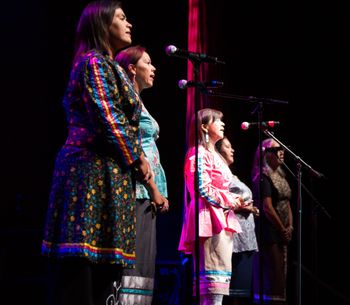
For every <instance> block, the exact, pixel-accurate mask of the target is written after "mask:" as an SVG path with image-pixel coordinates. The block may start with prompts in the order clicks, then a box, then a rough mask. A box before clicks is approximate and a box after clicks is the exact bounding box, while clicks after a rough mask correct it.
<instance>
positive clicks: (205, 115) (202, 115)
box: [188, 108, 223, 148]
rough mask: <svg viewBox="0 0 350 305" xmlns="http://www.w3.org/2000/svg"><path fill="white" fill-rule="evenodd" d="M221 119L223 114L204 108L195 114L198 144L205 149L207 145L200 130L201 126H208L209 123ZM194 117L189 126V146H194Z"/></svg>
mask: <svg viewBox="0 0 350 305" xmlns="http://www.w3.org/2000/svg"><path fill="white" fill-rule="evenodd" d="M222 117H223V114H222V112H221V111H219V110H215V109H212V108H204V109H201V110H199V111H198V112H197V118H198V119H197V120H198V121H197V123H198V124H197V128H198V144H202V145H203V146H204V147H205V148H207V143H206V142H205V134H204V132H203V129H202V124H209V123H211V122H214V121H216V120H219V119H220V120H221V119H222ZM194 126H195V116H194V115H193V117H192V121H191V126H190V132H189V139H188V140H189V145H190V146H195V145H196V143H195V133H194V132H195V130H194V129H195V128H194Z"/></svg>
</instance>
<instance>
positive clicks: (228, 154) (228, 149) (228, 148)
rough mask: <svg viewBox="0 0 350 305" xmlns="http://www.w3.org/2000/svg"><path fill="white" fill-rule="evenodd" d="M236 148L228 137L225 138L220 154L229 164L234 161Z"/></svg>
mask: <svg viewBox="0 0 350 305" xmlns="http://www.w3.org/2000/svg"><path fill="white" fill-rule="evenodd" d="M234 151H235V150H234V149H233V148H232V145H231V143H230V141H229V140H228V139H226V138H225V139H223V140H222V143H221V148H220V154H221V155H222V156H223V157H224V159H225V161H226V163H227V164H228V165H230V164H232V163H233V162H234Z"/></svg>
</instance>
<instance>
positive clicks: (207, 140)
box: [204, 132, 209, 144]
mask: <svg viewBox="0 0 350 305" xmlns="http://www.w3.org/2000/svg"><path fill="white" fill-rule="evenodd" d="M204 140H205V143H207V144H208V143H209V135H208V133H207V132H206V133H204Z"/></svg>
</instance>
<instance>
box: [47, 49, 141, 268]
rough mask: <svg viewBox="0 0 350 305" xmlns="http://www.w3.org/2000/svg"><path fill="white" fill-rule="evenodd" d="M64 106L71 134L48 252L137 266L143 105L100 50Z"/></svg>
mask: <svg viewBox="0 0 350 305" xmlns="http://www.w3.org/2000/svg"><path fill="white" fill-rule="evenodd" d="M64 107H65V110H66V116H67V121H68V137H67V140H66V143H65V145H64V146H63V147H62V149H61V150H60V152H59V153H58V155H57V158H56V163H55V170H54V175H53V181H52V189H51V194H50V198H49V207H48V213H47V219H46V226H45V232H44V240H43V243H42V252H43V254H44V255H48V256H54V257H59V258H61V257H85V258H87V259H88V260H90V261H91V262H95V263H100V262H105V263H115V264H122V265H124V266H126V267H133V264H134V260H135V218H136V216H135V200H136V199H135V189H134V187H133V186H134V184H135V181H133V178H132V175H131V169H130V165H131V164H132V163H133V162H135V160H137V159H138V158H139V156H140V154H141V152H142V148H141V142H140V134H139V126H138V122H139V118H140V114H141V102H140V100H139V98H138V96H137V95H135V93H134V91H133V87H132V84H131V83H130V81H129V78H128V77H127V75H126V74H125V72H124V70H123V69H122V68H121V67H119V66H118V65H117V64H116V63H115V62H114V61H113V60H111V59H110V58H109V57H108V55H107V54H101V53H100V52H98V51H96V50H93V51H90V52H88V53H86V54H85V55H82V56H81V58H80V59H79V60H77V61H76V62H75V64H74V66H73V69H72V72H71V76H70V81H69V85H68V88H67V91H66V94H65V98H64Z"/></svg>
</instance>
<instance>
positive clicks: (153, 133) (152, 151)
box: [136, 104, 168, 199]
mask: <svg viewBox="0 0 350 305" xmlns="http://www.w3.org/2000/svg"><path fill="white" fill-rule="evenodd" d="M140 132H141V139H142V148H143V151H144V152H145V155H146V158H147V160H148V162H149V163H150V166H151V168H152V171H153V173H154V182H155V183H156V185H157V188H158V190H159V192H160V193H161V194H162V195H163V196H164V197H168V190H167V183H166V177H165V173H164V170H163V167H162V165H161V163H160V156H159V151H158V148H157V144H156V140H157V139H158V137H159V125H158V123H157V121H156V120H155V119H154V118H153V117H152V116H151V114H150V113H149V112H148V111H147V109H146V107H145V105H144V104H142V112H141V117H140ZM136 198H139V199H150V197H149V195H148V192H147V189H146V188H145V187H144V186H143V185H142V184H141V183H139V182H136Z"/></svg>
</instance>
